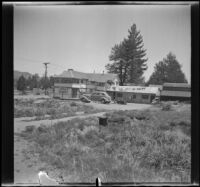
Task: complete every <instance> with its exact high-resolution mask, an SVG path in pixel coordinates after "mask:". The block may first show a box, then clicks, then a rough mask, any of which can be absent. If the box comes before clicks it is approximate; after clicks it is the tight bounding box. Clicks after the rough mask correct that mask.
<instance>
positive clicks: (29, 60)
mask: <svg viewBox="0 0 200 187" xmlns="http://www.w3.org/2000/svg"><path fill="white" fill-rule="evenodd" d="M16 58H18V59H23V60H25V61H26V62H28V63H33V64H35V63H38V64H41V62H42V60H34V59H30V58H26V57H16ZM50 65H53V66H56V67H58V68H62V69H63V68H64V69H67V68H66V67H64V66H62V65H59V64H54V63H51V64H50Z"/></svg>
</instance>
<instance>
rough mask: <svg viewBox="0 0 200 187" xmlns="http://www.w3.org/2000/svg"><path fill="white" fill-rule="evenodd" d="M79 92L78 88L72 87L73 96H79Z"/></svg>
mask: <svg viewBox="0 0 200 187" xmlns="http://www.w3.org/2000/svg"><path fill="white" fill-rule="evenodd" d="M77 92H78V89H77V88H72V98H76V97H77Z"/></svg>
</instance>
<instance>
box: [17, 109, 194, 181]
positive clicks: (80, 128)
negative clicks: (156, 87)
mask: <svg viewBox="0 0 200 187" xmlns="http://www.w3.org/2000/svg"><path fill="white" fill-rule="evenodd" d="M190 115H191V114H190V110H185V111H181V112H176V111H162V110H160V111H149V110H145V111H140V112H139V111H117V112H113V113H109V114H107V115H106V116H107V117H108V126H107V127H102V128H101V131H99V127H98V119H97V118H88V119H73V120H71V121H67V122H59V123H57V124H55V125H53V126H51V127H46V126H44V125H42V126H40V127H38V128H34V127H28V128H27V129H26V130H25V131H24V132H23V133H22V134H21V136H23V137H24V138H26V139H27V140H28V141H31V142H34V143H35V146H34V147H32V151H33V152H35V153H39V157H40V159H41V160H42V161H44V162H46V163H47V164H48V165H49V166H52V167H55V168H57V169H59V170H60V171H62V174H63V177H64V178H65V177H66V178H67V177H68V178H67V179H66V180H68V181H67V182H93V181H94V179H95V178H96V177H100V178H101V180H102V181H103V182H190V169H191V154H190V153H191V137H190V129H191V123H190ZM70 176H71V177H70Z"/></svg>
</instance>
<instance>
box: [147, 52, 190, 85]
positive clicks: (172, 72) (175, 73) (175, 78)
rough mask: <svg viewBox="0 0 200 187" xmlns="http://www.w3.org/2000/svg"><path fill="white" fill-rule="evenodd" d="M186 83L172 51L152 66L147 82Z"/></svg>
mask: <svg viewBox="0 0 200 187" xmlns="http://www.w3.org/2000/svg"><path fill="white" fill-rule="evenodd" d="M165 82H171V83H187V80H186V78H185V75H184V73H183V72H182V70H181V65H180V64H179V62H178V61H177V59H176V56H175V55H174V54H173V53H171V52H170V53H169V54H168V55H167V57H166V58H164V59H163V61H160V62H158V63H157V64H156V65H155V67H154V72H153V73H152V75H151V76H150V78H149V81H148V84H163V83H165Z"/></svg>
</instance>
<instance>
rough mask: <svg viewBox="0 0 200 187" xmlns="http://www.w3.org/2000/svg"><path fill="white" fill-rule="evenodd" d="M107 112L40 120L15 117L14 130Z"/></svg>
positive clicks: (101, 114)
mask: <svg viewBox="0 0 200 187" xmlns="http://www.w3.org/2000/svg"><path fill="white" fill-rule="evenodd" d="M105 113H106V112H99V113H95V114H87V115H85V114H84V115H80V116H72V117H66V118H61V119H53V120H49V119H47V120H40V121H24V120H27V119H30V118H28V117H23V118H15V119H14V132H18V133H19V132H22V131H23V130H24V129H25V127H26V126H29V125H34V126H36V127H38V126H40V125H41V124H43V125H46V126H50V125H53V124H54V123H57V122H61V121H68V120H72V119H74V118H87V117H92V116H96V117H97V116H103V115H104V114H105Z"/></svg>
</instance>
